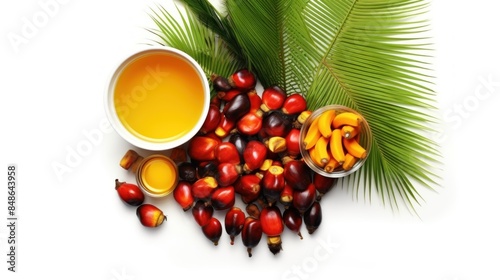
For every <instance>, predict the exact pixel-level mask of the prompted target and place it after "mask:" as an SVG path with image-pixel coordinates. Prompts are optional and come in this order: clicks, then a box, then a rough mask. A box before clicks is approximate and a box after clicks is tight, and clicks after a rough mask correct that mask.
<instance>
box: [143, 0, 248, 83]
mask: <svg viewBox="0 0 500 280" xmlns="http://www.w3.org/2000/svg"><path fill="white" fill-rule="evenodd" d="M176 8H177V9H176V12H177V13H175V14H174V13H173V12H171V11H167V10H166V9H165V8H164V7H161V6H158V7H156V9H152V11H151V14H150V16H151V19H152V20H153V21H154V23H155V24H156V26H157V29H150V30H149V31H150V32H152V33H153V34H154V35H155V36H156V37H157V39H159V40H157V41H155V43H157V44H160V45H167V46H170V47H174V48H177V49H179V50H182V51H184V52H186V53H187V54H189V55H190V56H191V57H193V58H194V59H195V60H196V61H197V62H198V63H199V64H200V65H201V67H202V68H203V70H204V71H205V73H207V78H208V77H209V76H210V75H211V74H213V73H216V74H218V75H225V76H228V75H229V74H231V73H233V72H234V71H236V70H237V69H239V68H241V67H242V66H243V60H241V59H237V58H236V57H235V53H234V52H233V51H231V50H229V49H228V48H227V44H226V42H225V41H224V40H220V39H219V37H218V35H217V33H216V32H214V31H212V30H211V29H210V28H208V27H207V26H206V25H205V24H203V23H202V22H200V21H199V20H198V19H197V17H196V16H195V14H194V13H193V12H192V11H191V10H189V9H184V8H183V7H179V6H177V7H176ZM179 18H180V20H179Z"/></svg>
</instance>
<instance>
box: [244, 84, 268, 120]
mask: <svg viewBox="0 0 500 280" xmlns="http://www.w3.org/2000/svg"><path fill="white" fill-rule="evenodd" d="M247 95H248V99H249V100H250V112H252V113H256V112H260V113H259V114H260V115H263V114H264V112H262V110H260V105H262V98H261V97H260V96H259V94H258V93H257V91H256V90H255V89H252V90H250V91H249V92H247Z"/></svg>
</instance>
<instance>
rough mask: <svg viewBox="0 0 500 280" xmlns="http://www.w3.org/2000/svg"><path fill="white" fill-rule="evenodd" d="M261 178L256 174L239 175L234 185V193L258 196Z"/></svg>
mask: <svg viewBox="0 0 500 280" xmlns="http://www.w3.org/2000/svg"><path fill="white" fill-rule="evenodd" d="M261 179H262V178H261V177H259V176H257V175H256V174H244V175H241V176H240V177H239V178H238V180H237V181H236V182H235V183H234V189H235V191H236V193H238V194H241V195H250V194H255V195H259V194H260V181H261Z"/></svg>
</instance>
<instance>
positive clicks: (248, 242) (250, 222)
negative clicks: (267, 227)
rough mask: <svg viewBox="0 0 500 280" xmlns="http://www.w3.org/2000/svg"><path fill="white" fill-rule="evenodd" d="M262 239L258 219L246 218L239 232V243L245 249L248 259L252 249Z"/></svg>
mask: <svg viewBox="0 0 500 280" xmlns="http://www.w3.org/2000/svg"><path fill="white" fill-rule="evenodd" d="M261 238H262V225H261V222H260V219H256V218H254V217H246V218H245V223H244V224H243V229H242V230H241V241H242V242H243V245H245V247H246V248H247V252H248V257H252V249H253V248H255V247H256V246H257V245H258V244H259V242H260V239H261Z"/></svg>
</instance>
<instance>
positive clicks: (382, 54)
mask: <svg viewBox="0 0 500 280" xmlns="http://www.w3.org/2000/svg"><path fill="white" fill-rule="evenodd" d="M181 2H183V3H184V4H186V6H188V7H189V9H190V11H191V12H192V13H193V14H189V17H188V18H189V22H190V24H191V25H195V24H196V23H195V21H194V19H193V15H195V16H196V18H197V19H198V20H199V22H200V23H202V24H203V25H204V26H206V28H207V29H208V30H210V31H211V32H213V33H217V34H218V35H219V36H220V38H221V40H222V41H225V42H226V43H225V45H223V47H224V50H225V51H226V52H227V55H228V56H227V58H228V59H230V58H231V57H232V58H233V59H234V58H237V59H238V63H244V64H245V65H247V66H249V67H251V69H252V71H254V72H255V73H257V75H258V78H259V81H260V82H261V83H262V85H263V86H264V87H266V86H270V85H275V84H276V85H279V86H281V87H283V88H284V89H285V90H286V91H287V92H289V93H291V92H301V93H303V94H304V95H305V96H306V98H307V101H308V107H309V108H310V109H315V108H318V107H321V106H324V105H327V104H342V105H345V106H348V107H351V108H354V109H355V110H357V111H359V112H360V113H361V114H363V115H364V117H365V118H366V119H367V121H368V122H369V124H370V127H371V129H372V132H373V143H372V152H371V154H370V156H369V158H368V160H367V162H366V163H365V165H364V166H363V167H362V169H361V170H360V171H359V172H356V173H354V174H353V175H350V176H348V177H346V178H344V179H342V180H341V183H342V185H343V186H345V187H348V188H349V189H352V190H353V193H354V194H355V195H356V196H358V195H359V194H362V195H364V197H365V198H368V199H371V198H372V196H373V195H375V194H377V195H379V197H380V198H381V199H382V201H383V203H387V204H389V205H390V206H391V207H393V208H395V209H396V208H398V207H399V206H398V205H399V204H398V201H403V202H404V204H405V205H406V206H408V207H409V209H411V210H415V209H414V206H415V205H417V204H420V202H421V201H422V199H423V198H422V197H421V195H420V194H419V191H418V189H417V187H416V186H417V185H420V186H423V187H424V188H430V189H433V188H434V186H435V185H436V184H437V182H436V180H437V179H438V178H439V176H438V175H436V173H435V172H434V170H435V168H436V166H437V165H439V153H438V147H437V145H436V143H434V142H433V141H432V140H431V139H429V138H427V137H425V136H424V135H428V134H429V132H431V127H432V125H433V122H435V118H434V116H433V114H434V111H433V110H434V107H433V106H434V97H435V95H434V92H433V89H432V87H433V85H432V79H433V77H432V64H431V63H430V60H431V54H432V50H431V44H430V41H429V40H428V39H429V38H427V35H428V31H429V29H430V27H429V23H428V21H426V19H425V15H426V13H427V9H428V8H429V7H428V6H429V3H428V2H427V1H426V0H334V1H332V0H252V1H242V0H225V2H224V7H225V9H226V10H225V11H224V13H221V12H218V11H215V9H214V8H213V6H211V5H209V4H208V3H209V2H208V0H182V1H181ZM162 18H169V16H168V14H166V13H165V12H164V11H163V14H162V15H158V14H157V17H156V23H157V25H159V26H163V28H160V29H161V30H160V31H161V32H160V33H158V35H159V36H160V37H162V36H164V34H165V33H166V34H170V35H171V36H170V37H172V38H170V39H169V40H172V41H177V39H181V38H184V37H185V36H186V34H191V31H190V29H188V30H181V27H180V26H177V25H176V24H175V22H173V19H172V22H170V23H169V24H165V23H164V22H163V21H159V20H160V19H162ZM168 26H170V27H175V28H176V29H175V30H177V31H175V32H173V31H171V30H166V29H167V28H168ZM204 32H208V31H204ZM211 36H213V35H211ZM177 37H178V38H177ZM200 41H201V40H199V41H198V43H200ZM177 47H180V48H181V49H184V47H188V48H189V49H190V50H191V51H193V52H194V51H195V49H198V48H200V47H201V48H204V46H203V45H202V46H200V45H186V46H183V45H177ZM240 59H242V60H243V61H241V60H240ZM215 60H220V61H221V63H222V64H226V65H227V62H225V63H224V59H221V58H214V60H212V61H210V60H209V59H207V58H204V60H201V61H200V60H199V61H200V63H201V64H202V65H204V63H215ZM218 63H219V62H218ZM209 65H212V64H209ZM240 65H241V64H240ZM233 66H234V65H233ZM212 67H215V65H212V66H211V67H209V68H212ZM227 68H230V67H227ZM211 70H213V69H211Z"/></svg>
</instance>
